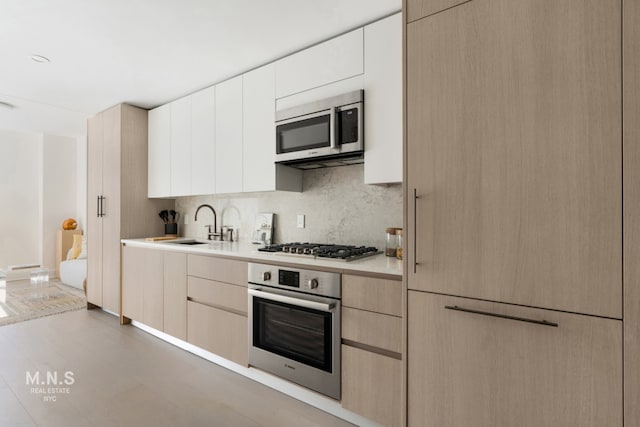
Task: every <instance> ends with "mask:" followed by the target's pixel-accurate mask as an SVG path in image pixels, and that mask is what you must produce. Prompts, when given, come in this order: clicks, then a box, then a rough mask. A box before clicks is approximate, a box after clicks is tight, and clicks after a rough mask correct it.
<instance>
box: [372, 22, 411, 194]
mask: <svg viewBox="0 0 640 427" xmlns="http://www.w3.org/2000/svg"><path fill="white" fill-rule="evenodd" d="M401 18H402V17H401V14H400V13H398V14H396V15H393V16H390V17H389V18H386V19H383V20H381V21H378V22H375V23H373V24H371V25H367V26H366V27H364V91H365V99H366V105H365V109H364V135H365V142H364V150H365V151H364V182H365V183H366V184H385V183H391V182H402V19H401Z"/></svg>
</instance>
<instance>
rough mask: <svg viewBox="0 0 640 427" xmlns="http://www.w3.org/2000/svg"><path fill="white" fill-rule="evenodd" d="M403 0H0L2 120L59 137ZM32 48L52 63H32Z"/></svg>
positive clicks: (206, 82) (0, 123) (372, 16)
mask: <svg viewBox="0 0 640 427" xmlns="http://www.w3.org/2000/svg"><path fill="white" fill-rule="evenodd" d="M400 8H401V0H349V1H345V0H320V1H319V0H226V1H222V0H181V1H176V0H55V1H54V0H0V102H7V103H10V104H12V105H14V106H15V108H6V107H3V106H2V105H0V128H4V129H16V130H26V131H33V132H44V133H50V134H56V135H65V136H80V135H83V134H84V133H85V119H86V118H87V117H90V116H92V115H93V114H95V113H97V112H99V111H102V110H104V109H106V108H108V107H110V106H112V105H115V104H118V103H120V102H127V103H131V104H134V105H137V106H141V107H145V108H152V107H156V106H158V105H161V104H164V103H166V102H168V101H171V100H173V99H176V98H179V97H181V96H183V95H186V94H188V93H191V92H194V91H196V90H199V89H201V88H204V87H207V86H210V85H211V84H213V83H216V82H219V81H221V80H225V79H227V78H229V77H232V76H235V75H237V74H240V73H242V72H244V71H247V70H249V69H251V68H254V67H256V66H258V65H261V64H264V63H267V62H271V61H272V60H274V59H277V58H280V57H282V56H285V55H287V54H289V53H292V52H294V51H297V50H299V49H301V48H304V47H306V46H309V45H311V44H314V43H317V42H319V41H322V40H325V39H327V38H330V37H332V36H335V35H337V34H340V33H343V32H345V31H347V30H350V29H352V28H355V27H358V26H361V25H363V24H366V23H368V22H371V21H373V20H376V19H378V18H380V17H383V16H386V15H389V14H391V13H393V12H396V11H399V10H400ZM32 54H39V55H43V56H45V57H47V58H49V59H50V60H51V62H50V63H44V64H40V63H36V62H34V61H32V60H31V59H30V57H31V55H32Z"/></svg>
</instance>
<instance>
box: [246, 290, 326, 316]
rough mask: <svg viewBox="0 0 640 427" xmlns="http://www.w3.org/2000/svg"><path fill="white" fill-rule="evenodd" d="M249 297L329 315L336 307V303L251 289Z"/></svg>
mask: <svg viewBox="0 0 640 427" xmlns="http://www.w3.org/2000/svg"><path fill="white" fill-rule="evenodd" d="M249 295H253V296H256V297H260V298H263V299H267V300H271V301H277V302H283V303H285V304H291V305H295V306H298V307H305V308H311V309H314V310H319V311H326V312H328V313H330V312H331V311H333V309H334V308H335V306H336V303H334V302H332V303H329V304H327V303H323V302H316V301H309V300H304V299H300V298H293V297H288V296H285V295H279V294H274V293H271V292H263V291H259V290H257V289H249Z"/></svg>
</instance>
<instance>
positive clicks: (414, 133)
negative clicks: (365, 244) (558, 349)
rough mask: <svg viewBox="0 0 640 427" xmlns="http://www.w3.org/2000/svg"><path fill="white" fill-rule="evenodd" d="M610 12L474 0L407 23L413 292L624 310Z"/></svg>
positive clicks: (616, 23)
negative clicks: (421, 291)
mask: <svg viewBox="0 0 640 427" xmlns="http://www.w3.org/2000/svg"><path fill="white" fill-rule="evenodd" d="M620 16H621V15H620V0H606V1H598V2H591V3H585V2H584V1H582V0H568V1H563V2H557V1H553V0H544V1H538V0H516V1H514V0H496V1H489V0H473V1H470V2H468V3H464V4H462V5H460V6H457V7H454V8H451V9H448V10H446V11H443V12H441V13H438V14H435V15H432V16H429V17H426V18H423V19H421V20H418V21H415V22H412V23H410V24H408V26H407V88H406V93H407V99H406V102H407V138H408V143H407V154H406V158H407V169H408V171H409V172H408V182H407V183H408V186H407V188H408V190H409V193H408V195H407V198H408V199H409V203H408V206H407V212H408V225H409V226H410V227H411V232H410V233H408V236H407V237H408V240H409V241H408V248H409V255H410V257H409V259H408V261H409V264H410V266H409V272H408V273H409V274H408V284H409V288H410V289H415V290H423V291H431V292H438V293H443V294H452V295H460V296H467V297H472V298H481V299H487V300H493V301H504V302H511V303H515V304H523V305H529V306H535V307H544V308H553V309H558V310H566V311H571V312H578V313H585V314H593V315H599V316H607V317H613V318H621V316H622V303H621V302H622V249H621V248H622V233H621V230H622V221H621V218H622V180H621V177H622V165H621V158H622V155H621V154H622V153H621V145H620V141H621V123H622V122H621V82H620V69H621V52H620V44H621V23H620ZM414 195H415V198H414ZM414 226H415V228H414ZM414 249H415V250H414Z"/></svg>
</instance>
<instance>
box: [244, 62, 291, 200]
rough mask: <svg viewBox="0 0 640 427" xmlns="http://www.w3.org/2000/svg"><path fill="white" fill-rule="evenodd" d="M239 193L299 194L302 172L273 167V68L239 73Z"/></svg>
mask: <svg viewBox="0 0 640 427" xmlns="http://www.w3.org/2000/svg"><path fill="white" fill-rule="evenodd" d="M242 79H243V82H242V84H243V116H242V118H243V123H242V127H243V144H242V145H243V152H242V162H243V164H242V170H243V180H242V190H243V191H245V192H250V191H274V190H284V191H302V171H300V170H298V169H293V168H290V167H287V166H282V165H276V164H275V163H274V160H275V159H274V157H275V150H276V146H275V134H276V130H275V104H276V94H275V66H274V64H269V65H265V66H264V67H261V68H258V69H256V70H253V71H250V72H248V73H245V74H243V76H242Z"/></svg>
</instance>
